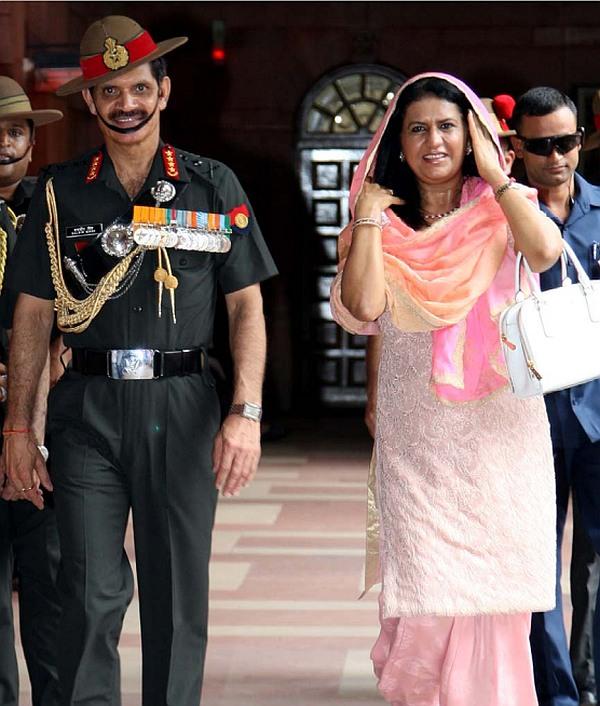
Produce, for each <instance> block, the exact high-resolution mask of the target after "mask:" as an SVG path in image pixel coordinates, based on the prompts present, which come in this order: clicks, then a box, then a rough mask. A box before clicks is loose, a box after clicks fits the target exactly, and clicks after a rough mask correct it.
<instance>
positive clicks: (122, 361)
mask: <svg viewBox="0 0 600 706" xmlns="http://www.w3.org/2000/svg"><path fill="white" fill-rule="evenodd" d="M204 364H205V353H204V350H203V349H202V348H193V349H188V350H182V351H157V350H153V349H148V348H133V349H118V350H108V351H99V350H93V349H91V348H73V361H72V368H73V370H74V371H75V372H78V373H83V374H84V375H104V376H106V377H109V378H111V379H113V380H155V379H157V378H162V377H169V376H172V375H191V374H193V373H201V372H202V370H203V368H204Z"/></svg>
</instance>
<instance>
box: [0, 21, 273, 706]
mask: <svg viewBox="0 0 600 706" xmlns="http://www.w3.org/2000/svg"><path fill="white" fill-rule="evenodd" d="M185 41H186V38H184V37H179V38H176V39H171V40H166V41H163V42H159V43H158V44H156V43H155V42H154V41H153V39H152V38H151V37H150V35H149V34H148V32H146V31H145V30H143V29H142V28H141V27H140V26H139V25H138V24H137V23H136V22H134V21H133V20H131V19H129V18H126V17H120V16H111V17H106V18H104V19H102V20H100V21H98V22H95V23H93V24H92V25H91V26H90V27H89V28H88V30H87V31H86V33H85V35H84V37H83V39H82V42H81V68H82V76H81V78H78V79H74V80H73V81H71V82H69V83H68V84H66V85H65V86H63V87H62V88H61V89H60V90H59V94H62V95H65V94H68V93H74V92H76V91H80V90H81V91H83V98H84V100H85V102H86V103H87V105H88V107H89V110H90V112H91V113H92V114H93V115H95V116H96V117H97V121H98V127H99V129H100V131H101V133H102V135H103V138H104V144H103V146H102V147H100V148H99V149H96V150H94V151H93V152H91V153H89V154H87V155H85V156H83V157H82V158H81V159H77V160H74V161H70V162H66V163H64V164H61V165H54V166H51V167H50V168H48V170H47V171H46V173H45V174H44V175H43V177H41V178H40V180H39V183H38V186H37V190H36V193H35V194H34V197H33V200H32V205H31V208H30V212H29V215H28V219H27V222H26V223H25V226H24V228H23V232H22V234H21V236H20V238H19V241H18V245H17V251H16V256H17V260H18V263H24V262H27V267H22V268H21V267H18V268H15V275H14V277H13V278H12V280H11V282H12V286H13V288H14V289H16V290H18V291H19V292H20V294H19V299H18V302H17V305H16V310H15V318H14V321H15V325H14V330H13V336H12V340H11V350H10V364H11V367H12V374H11V377H10V379H9V398H8V399H9V403H8V415H7V419H6V422H5V424H4V430H3V433H4V439H5V462H6V467H7V472H8V475H9V478H10V481H11V483H12V484H13V486H14V487H15V489H16V490H18V491H19V492H20V493H22V495H23V496H24V497H26V498H27V499H29V500H30V501H31V502H32V503H34V504H35V505H36V506H37V507H42V506H43V503H44V498H43V494H42V492H43V489H44V488H46V489H48V488H51V487H52V485H54V494H55V499H56V508H57V517H58V524H59V533H60V539H61V554H62V574H61V590H62V597H63V601H64V612H63V618H62V622H61V634H60V640H61V653H60V655H59V679H60V684H61V689H62V691H63V699H64V703H65V704H74V703H79V704H81V703H87V704H97V703H119V695H118V690H119V662H118V654H117V641H118V636H119V633H120V630H121V627H122V621H123V616H124V614H125V610H126V607H127V604H128V603H129V601H130V600H131V597H132V592H133V581H132V574H131V569H130V566H129V562H128V559H127V556H126V554H125V552H124V549H123V539H124V535H125V529H126V524H127V518H128V514H129V510H130V509H131V510H132V513H133V527H134V535H135V548H136V564H137V578H138V586H139V601H140V617H141V625H142V630H141V634H142V653H143V678H142V681H143V684H142V692H143V695H142V703H143V704H144V706H150V705H156V706H165V704H167V703H168V704H176V705H177V706H195V705H196V704H198V703H199V701H200V694H201V684H202V672H203V663H204V654H205V647H206V624H207V593H208V559H209V554H210V538H211V530H212V525H213V518H214V511H215V504H216V497H217V493H218V490H220V491H221V492H222V494H223V495H227V496H229V495H234V494H237V493H238V492H239V490H240V489H241V488H242V487H243V486H245V485H246V484H247V483H248V482H249V481H250V480H251V478H252V477H253V476H254V473H255V471H256V467H257V464H258V460H259V456H260V424H259V419H260V403H261V388H262V381H263V374H264V363H265V350H266V337H265V325H264V316H263V311H262V298H261V293H260V285H259V282H260V281H262V280H264V279H266V278H268V277H271V276H272V275H274V274H276V268H275V266H274V263H273V261H272V259H271V256H270V255H269V252H268V250H267V247H266V245H265V243H264V241H263V238H262V235H261V233H260V230H259V228H258V225H257V224H256V222H255V220H254V216H253V213H252V209H251V208H250V206H249V204H248V202H247V199H246V196H245V194H244V192H243V190H242V189H241V187H240V185H239V183H238V181H237V179H236V177H235V176H234V174H233V173H232V172H231V171H230V170H229V169H228V168H227V167H226V166H224V165H223V164H220V163H219V162H216V161H214V160H210V159H204V158H200V157H197V156H195V155H192V154H189V153H187V152H183V151H182V150H179V149H175V148H173V147H171V146H169V145H165V144H163V143H162V142H161V140H160V114H161V111H162V110H164V109H165V108H166V106H167V101H168V99H169V92H170V88H171V85H170V80H169V78H168V76H166V73H165V65H164V59H162V58H161V57H162V56H163V55H164V54H165V53H166V52H168V51H170V50H171V49H174V48H175V47H176V46H178V45H180V44H183V43H184V42H185ZM165 206H168V208H166V207H165ZM132 211H133V213H132ZM140 214H142V215H140ZM143 214H145V215H143ZM167 215H168V220H167V221H165V220H164V218H166V217H167ZM140 219H141V220H140ZM161 219H162V220H161ZM140 224H142V225H140ZM144 224H145V225H144ZM181 224H185V227H184V226H183V225H181ZM215 224H221V225H219V226H218V227H217V226H215ZM211 228H212V230H211ZM215 228H216V230H215ZM227 233H228V235H227ZM44 243H45V244H47V245H48V247H47V248H43V247H42V244H44ZM185 243H188V245H187V246H186V245H185ZM207 243H210V245H207ZM211 249H212V250H213V252H209V251H208V250H211ZM215 250H217V251H218V252H215ZM217 285H218V286H220V287H221V289H222V290H223V292H224V294H225V300H226V305H227V314H228V319H229V328H230V342H231V349H232V357H233V360H234V380H233V405H232V407H231V409H230V413H229V415H228V416H227V417H226V419H225V420H224V422H223V424H222V425H221V427H220V428H219V423H220V419H219V416H220V415H219V405H218V398H217V395H216V392H215V388H214V381H213V379H212V377H211V374H210V371H209V369H208V367H207V366H206V356H205V349H206V347H207V346H209V345H210V342H211V335H212V328H213V314H214V306H215V296H216V288H217ZM163 295H164V297H163ZM175 295H176V297H175ZM163 298H164V299H165V303H164V306H163V305H162V300H163ZM54 304H55V305H56V310H57V317H58V325H59V327H60V328H61V329H62V330H63V331H65V335H64V338H65V345H66V346H69V347H71V348H72V351H73V360H72V369H70V370H69V371H67V373H66V374H65V376H64V377H63V378H62V379H61V380H60V381H59V382H58V384H57V385H56V386H55V387H54V388H53V389H52V391H51V393H50V399H49V408H48V428H49V434H50V444H51V446H50V453H51V455H52V457H53V461H54V463H53V466H52V468H53V477H52V481H50V478H49V477H48V474H47V472H46V468H45V465H44V463H43V459H42V458H41V456H40V455H39V453H38V452H37V449H36V446H35V444H34V443H33V442H32V440H31V435H30V428H31V427H30V425H31V409H32V400H33V396H34V388H35V384H36V381H37V378H38V376H39V374H40V371H41V369H42V367H43V359H44V352H45V350H46V349H47V343H48V337H49V333H50V329H51V326H52V320H53V307H54ZM159 314H160V315H159ZM175 321H176V323H175Z"/></svg>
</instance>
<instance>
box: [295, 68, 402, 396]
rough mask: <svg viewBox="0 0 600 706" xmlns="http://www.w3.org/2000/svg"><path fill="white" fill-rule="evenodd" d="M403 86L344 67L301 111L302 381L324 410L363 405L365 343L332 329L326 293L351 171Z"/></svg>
mask: <svg viewBox="0 0 600 706" xmlns="http://www.w3.org/2000/svg"><path fill="white" fill-rule="evenodd" d="M405 80H406V77H405V76H403V75H402V74H400V73H399V72H397V71H394V70H392V69H389V68H387V67H384V66H378V65H374V64H354V65H349V66H344V67H342V68H339V69H337V70H335V71H332V72H330V73H328V74H326V75H325V76H323V77H322V78H321V79H320V80H319V81H318V82H317V83H316V84H315V86H313V88H312V89H311V90H310V91H309V92H308V94H307V95H306V97H305V98H304V101H303V103H302V109H301V113H300V125H299V140H298V148H297V164H298V170H299V176H300V183H301V188H302V192H303V194H304V198H305V200H306V204H307V208H308V211H309V213H310V214H311V217H312V222H313V226H314V227H313V229H312V231H313V236H312V242H311V243H310V246H309V247H307V248H306V251H305V257H304V281H305V282H306V284H307V286H306V293H305V297H304V299H305V301H304V311H305V316H306V320H305V326H304V328H305V330H306V332H307V341H306V347H307V349H308V350H307V351H306V352H307V353H308V355H307V356H306V357H305V359H304V360H305V365H304V371H303V378H304V388H305V389H306V390H310V391H311V399H312V400H314V401H317V402H318V403H320V404H321V405H324V406H327V407H358V406H361V405H363V404H364V401H365V391H364V384H365V353H364V349H365V339H364V336H352V335H350V334H348V333H346V332H345V331H343V330H342V329H340V328H339V327H338V326H337V324H336V323H335V322H334V321H333V319H332V316H331V311H330V308H329V289H330V286H331V282H332V280H333V277H334V276H335V273H336V262H337V236H338V235H339V232H340V231H341V230H342V228H343V227H344V226H345V225H346V224H347V223H348V217H349V212H348V192H349V189H350V182H351V181H352V176H353V174H354V169H355V167H356V165H357V163H358V161H359V160H360V157H361V155H362V153H363V152H364V150H365V148H366V147H367V145H368V144H369V141H370V139H371V137H372V135H373V133H374V132H375V131H376V129H377V127H378V125H379V123H380V121H381V118H382V117H383V114H384V113H385V110H386V108H387V106H388V104H389V101H390V100H391V98H392V97H393V95H394V93H395V92H396V90H397V89H398V87H399V86H400V85H401V84H402V83H403V82H404V81H405Z"/></svg>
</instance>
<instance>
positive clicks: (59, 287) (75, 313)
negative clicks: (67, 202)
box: [45, 179, 143, 333]
mask: <svg viewBox="0 0 600 706" xmlns="http://www.w3.org/2000/svg"><path fill="white" fill-rule="evenodd" d="M46 201H47V204H48V213H49V216H50V220H49V221H48V223H46V228H45V232H46V243H47V244H48V254H49V255H50V273H51V275H52V283H53V284H54V289H55V290H56V300H55V303H54V308H55V310H56V319H57V325H58V328H59V329H60V330H61V331H64V332H65V333H81V332H82V331H85V330H86V328H87V327H88V326H89V325H90V324H91V323H92V321H93V320H94V318H95V317H96V316H97V315H98V314H99V312H100V309H102V307H103V306H104V304H105V303H106V302H107V300H108V299H109V298H110V297H111V296H112V295H113V294H114V293H115V291H116V290H117V288H118V287H119V285H120V284H121V282H122V281H123V278H124V277H125V275H126V274H127V272H128V270H129V268H130V266H131V263H132V261H133V259H134V257H135V256H136V255H137V254H138V253H140V252H141V251H142V250H143V248H142V247H141V246H139V245H138V246H137V247H136V248H135V249H134V250H132V251H131V252H130V253H129V255H127V256H126V257H124V258H123V259H122V260H121V261H120V262H119V264H118V265H115V267H113V268H112V270H110V272H107V273H106V274H105V275H104V277H102V279H101V280H100V282H99V283H98V286H97V287H96V288H95V289H94V291H93V293H92V294H90V295H89V296H88V297H85V299H76V298H75V297H74V296H73V295H72V294H71V293H70V292H69V290H68V289H67V286H66V284H65V280H64V277H63V270H62V262H61V255H60V231H59V228H58V212H57V210H56V197H55V195H54V187H53V186H52V179H48V182H47V183H46Z"/></svg>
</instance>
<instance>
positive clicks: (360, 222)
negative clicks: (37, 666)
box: [352, 218, 383, 233]
mask: <svg viewBox="0 0 600 706" xmlns="http://www.w3.org/2000/svg"><path fill="white" fill-rule="evenodd" d="M358 226H375V228H379V230H383V224H382V223H381V221H380V220H377V219H376V218H357V219H356V220H355V221H354V223H353V224H352V232H353V233H354V229H355V228H358Z"/></svg>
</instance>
